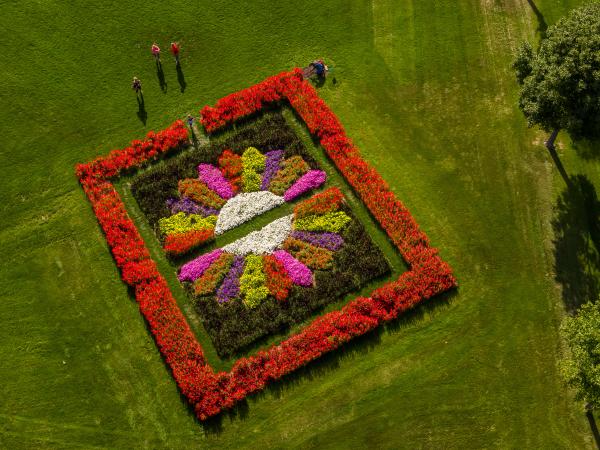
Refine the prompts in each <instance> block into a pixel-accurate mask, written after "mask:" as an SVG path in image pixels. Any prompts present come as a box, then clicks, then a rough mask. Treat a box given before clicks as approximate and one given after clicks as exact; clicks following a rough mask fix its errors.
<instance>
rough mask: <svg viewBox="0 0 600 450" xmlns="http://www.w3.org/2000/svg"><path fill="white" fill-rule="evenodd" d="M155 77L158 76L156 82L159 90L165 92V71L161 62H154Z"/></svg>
mask: <svg viewBox="0 0 600 450" xmlns="http://www.w3.org/2000/svg"><path fill="white" fill-rule="evenodd" d="M156 77H157V78H158V84H159V85H160V90H161V91H163V92H167V80H165V72H164V70H163V67H162V63H160V62H157V63H156Z"/></svg>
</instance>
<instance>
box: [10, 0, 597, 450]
mask: <svg viewBox="0 0 600 450" xmlns="http://www.w3.org/2000/svg"><path fill="white" fill-rule="evenodd" d="M579 4H581V2H580V1H559V0H553V1H550V0H545V1H543V2H542V1H539V2H536V5H537V8H538V9H539V10H540V11H541V13H542V14H543V15H544V19H545V21H546V22H547V23H548V24H551V23H554V22H555V21H556V20H557V19H558V18H559V17H560V16H561V15H563V14H565V13H567V12H568V11H569V10H570V9H571V8H573V7H575V6H577V5H579ZM0 8H1V11H2V14H1V15H0V24H1V26H2V30H3V41H2V47H3V51H2V53H3V63H2V65H1V66H0V80H2V81H1V82H2V87H3V89H1V90H0V99H1V102H0V105H1V107H0V127H1V128H0V131H1V133H0V136H1V137H2V141H1V142H2V143H1V145H0V149H1V150H0V158H1V159H0V168H1V173H2V177H0V189H1V190H0V192H1V193H2V202H1V208H2V222H1V225H0V247H1V248H2V255H3V257H2V259H1V261H0V274H1V278H0V295H1V296H0V298H1V302H0V323H1V324H2V327H1V328H0V329H1V331H0V360H1V361H2V362H1V363H0V380H1V386H2V391H1V393H2V395H0V419H1V420H0V424H1V425H0V447H4V448H32V447H48V448H57V447H58V448H69V447H83V448H94V447H110V448H131V447H149V448H162V447H167V448H181V447H183V446H186V447H192V448H203V447H207V448H208V447H210V448H221V447H222V448H232V447H235V448H276V447H302V448H311V447H312V448H373V447H380V448H440V447H442V448H481V447H500V448H582V447H591V446H592V437H591V432H590V430H589V426H588V424H587V421H586V420H585V416H584V415H583V413H582V412H581V405H579V404H577V403H575V402H574V401H573V400H572V396H571V394H570V393H569V392H568V391H567V390H566V389H565V388H564V387H563V386H562V385H561V383H560V380H559V376H558V371H557V366H556V363H557V358H558V355H559V354H560V344H559V341H558V335H557V327H558V323H559V321H560V319H561V316H562V315H563V314H564V313H563V311H564V305H563V302H562V299H561V297H562V296H564V293H563V294H561V291H560V286H559V285H557V283H556V282H555V278H556V276H555V273H554V271H555V270H554V269H555V266H557V268H558V269H561V267H560V262H561V261H562V259H561V258H558V257H557V256H556V255H555V252H554V250H553V244H552V242H553V233H554V231H555V230H560V229H561V223H562V222H561V223H558V224H556V222H555V225H554V227H553V224H552V221H553V219H554V218H556V217H559V218H560V217H561V216H560V215H559V214H558V211H555V210H554V208H555V205H556V204H557V198H558V197H559V196H560V195H562V194H563V191H564V183H563V182H562V180H561V179H560V177H559V176H558V175H557V172H556V170H555V168H554V166H553V165H552V163H551V160H550V159H549V157H548V155H547V153H546V152H545V151H544V150H543V148H542V147H540V142H541V138H542V135H541V134H540V133H538V132H536V131H535V130H528V129H527V128H526V125H525V123H524V120H523V118H522V115H521V114H520V112H519V111H518V109H517V108H516V106H515V105H516V100H517V95H518V89H517V86H516V85H515V83H514V80H513V75H512V73H511V71H510V69H509V64H510V61H511V58H512V56H511V55H512V53H513V52H514V50H515V48H516V45H517V44H518V42H519V41H520V40H522V39H535V38H536V34H535V33H536V29H537V28H538V20H537V18H536V16H535V15H534V13H533V12H532V9H531V7H530V5H529V3H528V2H527V1H521V0H519V1H517V0H496V1H494V0H482V1H480V2H472V1H464V0H453V1H450V0H438V1H433V0H423V1H408V0H401V1H396V2H394V1H391V0H382V1H379V0H378V1H374V2H364V1H353V2H346V1H338V0H336V1H331V2H321V1H303V2H293V3H292V2H267V1H261V0H259V1H254V2H251V3H239V2H229V3H225V2H219V1H213V2H201V3H191V2H182V1H176V2H155V1H153V0H149V1H147V2H144V3H143V4H136V5H128V4H125V3H124V2H102V5H96V4H90V3H86V2H81V1H72V2H68V4H66V3H63V4H56V3H47V2H44V3H40V2H20V3H14V4H7V3H4V4H2V6H1V7H0ZM172 39H177V40H179V41H180V42H181V44H182V49H183V59H182V68H183V73H184V76H185V83H186V88H185V91H184V92H181V89H180V84H179V82H178V79H177V74H176V71H175V68H174V65H173V64H172V62H171V60H170V59H169V56H168V55H167V54H166V51H164V52H163V53H165V54H164V55H163V64H164V68H165V79H166V81H167V92H166V93H163V92H162V91H161V90H160V87H159V83H158V79H157V77H156V72H155V68H154V65H153V62H152V59H151V56H150V52H149V46H150V44H151V43H152V41H153V40H156V41H158V42H159V43H160V44H161V46H162V47H163V50H166V49H167V46H168V43H169V42H170V40H172ZM320 56H322V57H325V58H326V59H327V60H328V61H331V63H332V65H333V66H334V70H333V72H332V74H331V75H332V76H331V78H330V79H329V80H328V81H327V83H326V84H325V85H324V86H323V87H321V88H320V89H319V91H320V94H321V95H322V96H323V97H324V98H325V100H326V101H327V102H328V104H329V105H330V106H331V108H332V109H333V111H334V112H335V113H336V114H337V115H338V116H339V118H340V120H341V121H342V123H343V124H344V126H345V127H346V129H347V132H348V134H349V136H350V137H351V138H353V139H354V141H355V142H356V143H357V145H358V146H359V147H360V148H361V150H362V152H363V154H364V156H365V158H366V159H367V160H369V161H371V162H372V164H374V165H375V167H376V168H377V169H378V170H379V171H380V172H381V174H382V175H383V177H384V178H385V179H386V180H387V181H388V182H389V183H390V185H391V186H392V187H393V189H394V191H395V192H396V194H397V195H398V197H399V198H400V199H402V200H403V201H404V202H405V203H406V205H407V206H408V207H409V208H410V210H411V212H412V213H413V215H414V216H415V217H416V218H417V220H418V221H419V223H420V225H421V226H422V227H423V229H424V230H425V231H426V232H427V233H428V235H429V237H430V238H431V241H432V243H433V244H434V245H435V246H437V247H439V248H440V251H441V254H442V256H443V257H444V258H445V259H446V260H447V261H448V262H449V263H450V264H451V265H452V266H453V268H454V269H455V272H456V276H457V277H458V280H459V283H460V288H459V290H458V291H457V293H456V294H454V295H451V296H445V297H443V298H441V299H436V300H433V301H432V302H431V303H430V304H429V305H428V306H425V307H422V308H419V309H418V310H417V311H415V312H414V313H412V314H409V315H408V316H407V317H406V318H404V319H401V320H399V321H398V322H396V323H395V324H393V325H392V326H390V327H388V328H387V329H385V330H384V331H381V332H379V333H376V334H373V335H371V336H369V337H367V338H366V339H361V340H359V342H357V343H355V344H353V345H351V346H349V348H347V349H346V350H345V351H340V352H337V353H335V354H334V355H331V356H329V357H326V358H324V359H323V360H321V361H319V362H317V363H315V364H313V365H311V366H309V367H308V368H307V369H305V370H302V371H301V372H300V374H299V375H297V376H293V377H290V378H289V379H288V380H287V381H285V382H283V383H279V384H277V385H275V386H274V387H273V388H271V389H268V390H267V391H265V393H263V394H261V395H258V396H255V397H252V398H250V399H249V400H248V402H247V404H246V405H244V407H242V408H240V409H238V410H236V412H235V414H233V415H224V416H223V418H222V420H221V421H220V422H219V421H217V422H212V423H211V424H210V425H208V426H206V425H202V424H200V423H198V422H197V421H196V420H195V419H194V416H193V414H192V413H191V412H190V410H189V408H188V407H187V406H186V404H185V402H184V401H183V400H182V398H181V397H180V395H179V393H178V391H177V387H176V385H175V383H174V382H173V380H172V378H171V376H170V374H169V372H168V370H167V368H166V367H165V365H164V363H163V361H162V359H161V357H160V355H159V354H158V352H157V350H156V347H155V345H154V343H153V341H152V338H151V336H150V334H149V332H148V330H147V328H146V326H145V323H144V321H143V319H142V318H141V316H140V314H139V312H138V310H137V305H136V304H135V301H134V300H133V299H132V297H131V296H130V295H129V293H128V291H127V289H126V287H125V286H124V285H123V284H122V283H121V282H120V280H119V275H118V272H117V270H116V268H115V265H114V263H113V261H112V258H111V256H110V253H109V251H108V249H107V246H106V244H105V241H104V238H103V236H102V233H101V231H100V229H99V227H98V225H97V222H96V220H95V217H94V216H93V214H92V211H91V208H90V206H89V204H88V203H87V201H86V199H85V196H84V194H83V192H82V190H81V188H80V187H79V186H78V184H77V182H76V179H75V177H74V173H73V165H74V164H75V163H76V162H81V161H86V160H89V159H91V158H93V157H95V156H97V155H100V154H105V153H106V152H107V151H108V150H110V149H112V148H119V147H122V146H124V145H126V144H127V143H128V142H129V141H130V140H131V139H133V138H139V137H141V136H143V134H144V133H145V132H146V131H147V130H149V129H160V128H163V127H164V126H165V125H167V124H168V123H170V122H171V121H172V120H173V119H174V118H176V117H182V116H183V115H184V114H185V113H187V112H190V111H194V112H195V111H197V110H198V109H199V108H200V107H201V106H202V105H204V104H207V103H209V104H212V103H214V101H215V100H216V99H218V98H220V97H222V96H223V95H226V94H228V93H230V92H232V91H235V90H238V89H241V88H243V87H246V86H249V85H251V84H253V83H255V82H257V81H260V80H261V79H263V78H265V77H266V76H268V75H271V74H273V73H275V72H278V71H281V70H287V69H289V68H291V67H293V66H296V65H302V64H304V63H305V62H306V61H309V60H311V59H314V58H315V57H320ZM133 75H137V76H139V77H140V78H141V79H142V82H143V83H144V93H145V98H146V109H147V114H148V117H147V124H146V126H144V125H143V124H142V122H141V121H140V120H139V119H138V117H137V115H136V111H137V104H136V102H135V98H134V95H133V93H132V92H131V90H130V87H129V83H130V80H131V77H132V76H133ZM334 78H335V83H334ZM561 143H562V145H563V146H564V148H563V149H562V150H561V155H562V157H563V159H564V161H563V162H564V163H565V166H566V169H567V171H568V172H569V173H571V174H576V173H582V174H584V175H585V176H586V177H587V178H588V180H589V181H590V183H591V184H592V190H594V188H593V186H594V185H595V186H598V185H599V183H600V174H599V173H598V162H597V160H596V159H595V158H596V157H595V156H594V155H595V154H596V152H595V150H598V149H597V146H596V147H595V146H594V145H590V152H583V151H582V147H581V145H580V146H579V147H578V148H579V150H575V149H573V148H572V147H573V146H572V144H571V143H570V142H569V139H568V137H566V136H561ZM594 192H595V191H594ZM577 205H578V204H577V202H575V206H574V207H573V208H572V210H573V211H580V212H581V208H577ZM567 217H571V216H569V215H567ZM559 222H560V220H559ZM567 222H568V220H567ZM586 223H587V224H588V225H589V221H588V222H586V220H580V221H579V222H576V223H575V226H574V227H569V226H568V225H569V224H568V223H566V224H563V225H564V227H566V228H567V229H568V230H573V229H574V230H576V231H578V230H580V231H582V232H584V234H585V233H587V234H586V235H585V236H584V237H586V238H587V237H588V235H589V238H590V239H591V237H592V236H591V234H590V232H589V229H588V228H586ZM577 226H579V228H577ZM564 227H563V228H564ZM571 234H573V233H572V232H571ZM575 234H576V233H575ZM588 241H589V239H588ZM586 242H587V241H586ZM569 248H570V247H569V246H567V250H568V251H567V253H568V254H567V258H566V260H567V262H566V263H564V267H563V269H564V270H562V271H560V270H559V271H560V273H562V274H563V275H564V276H563V278H560V277H559V280H561V281H562V282H563V284H565V283H568V282H569V280H570V279H571V278H569V277H571V276H580V275H582V274H583V275H585V274H586V272H585V271H586V270H588V268H587V267H588V266H584V265H582V266H581V267H579V266H578V264H579V263H580V262H581V258H582V255H585V253H583V252H582V253H581V254H580V253H577V252H575V253H573V252H571V250H569ZM575 250H576V251H578V250H579V249H575ZM592 287H593V286H591V287H590V289H591V288H592Z"/></svg>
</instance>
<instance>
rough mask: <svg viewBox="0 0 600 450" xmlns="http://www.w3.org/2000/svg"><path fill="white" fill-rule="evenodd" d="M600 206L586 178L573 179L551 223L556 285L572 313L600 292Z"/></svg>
mask: <svg viewBox="0 0 600 450" xmlns="http://www.w3.org/2000/svg"><path fill="white" fill-rule="evenodd" d="M599 219H600V202H599V201H598V196H597V194H596V190H595V188H594V186H593V184H592V183H591V182H590V181H589V179H588V178H587V177H585V176H584V175H577V176H574V177H571V181H570V184H569V185H568V186H567V188H566V189H565V190H564V191H563V192H562V193H561V195H560V196H559V198H558V201H557V204H556V206H555V217H554V219H553V220H552V228H553V230H554V242H553V243H554V258H555V267H554V268H555V273H556V281H557V282H558V283H560V285H561V286H562V298H563V302H564V303H565V308H566V309H567V311H568V312H569V313H574V312H576V311H577V310H578V309H579V307H580V306H581V305H582V304H583V303H586V302H587V301H595V300H596V299H597V297H598V293H599V292H600V283H599V280H600V278H599V275H600V228H599V225H598V220H599Z"/></svg>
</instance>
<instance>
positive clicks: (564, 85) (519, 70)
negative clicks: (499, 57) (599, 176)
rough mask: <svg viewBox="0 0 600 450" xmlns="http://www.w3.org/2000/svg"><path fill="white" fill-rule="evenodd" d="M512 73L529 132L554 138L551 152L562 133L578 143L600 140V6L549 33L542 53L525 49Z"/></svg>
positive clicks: (579, 11) (579, 12) (524, 46)
mask: <svg viewBox="0 0 600 450" xmlns="http://www.w3.org/2000/svg"><path fill="white" fill-rule="evenodd" d="M512 67H513V69H514V70H515V73H516V77H517V81H518V82H519V84H520V85H521V86H522V89H521V95H520V99H519V107H520V108H521V110H522V111H523V114H525V117H526V118H527V120H528V122H529V126H533V125H539V126H540V127H542V128H543V129H544V130H545V131H548V132H550V131H551V132H552V134H551V135H550V138H549V139H548V141H547V142H546V146H547V147H548V149H549V150H554V140H555V139H556V136H557V134H558V132H559V130H561V129H564V130H567V131H568V132H569V133H570V134H571V135H572V136H573V137H575V138H582V137H583V138H597V137H600V3H591V4H589V5H587V6H584V7H581V8H578V9H575V10H573V11H572V12H571V14H570V15H569V16H568V17H566V18H562V19H561V20H559V21H558V23H556V25H553V26H551V27H549V28H548V30H547V31H546V38H545V39H544V40H542V42H541V44H540V47H539V49H538V51H537V53H535V52H534V51H533V49H532V47H531V45H530V44H529V43H528V42H525V43H523V44H522V45H521V47H520V48H519V50H518V52H517V56H516V58H515V61H514V62H513V66H512Z"/></svg>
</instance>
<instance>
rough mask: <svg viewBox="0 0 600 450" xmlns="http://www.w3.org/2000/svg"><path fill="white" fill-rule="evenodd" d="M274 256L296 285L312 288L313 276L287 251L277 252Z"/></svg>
mask: <svg viewBox="0 0 600 450" xmlns="http://www.w3.org/2000/svg"><path fill="white" fill-rule="evenodd" d="M273 256H274V257H275V258H277V259H278V260H279V261H280V262H281V263H282V264H283V267H285V270H286V272H287V273H288V275H289V276H290V279H291V280H292V282H293V283H294V284H297V285H298V286H312V284H313V274H312V272H311V271H310V269H309V268H308V267H306V266H305V265H304V264H302V263H301V262H300V261H298V260H297V259H296V258H294V257H293V256H292V255H290V254H289V253H288V252H286V251H285V250H277V251H276V252H274V253H273Z"/></svg>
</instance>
